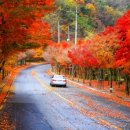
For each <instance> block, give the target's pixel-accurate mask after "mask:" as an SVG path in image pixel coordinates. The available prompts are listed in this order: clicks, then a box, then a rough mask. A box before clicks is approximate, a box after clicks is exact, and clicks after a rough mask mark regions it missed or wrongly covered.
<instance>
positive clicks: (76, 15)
mask: <svg viewBox="0 0 130 130" xmlns="http://www.w3.org/2000/svg"><path fill="white" fill-rule="evenodd" d="M77 12H78V11H77V6H76V11H75V13H76V14H75V45H76V44H77V31H78V21H77V20H78V14H77Z"/></svg>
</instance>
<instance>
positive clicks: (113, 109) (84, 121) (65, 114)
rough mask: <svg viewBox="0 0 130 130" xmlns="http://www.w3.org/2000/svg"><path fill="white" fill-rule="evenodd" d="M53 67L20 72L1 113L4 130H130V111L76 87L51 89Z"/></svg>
mask: <svg viewBox="0 0 130 130" xmlns="http://www.w3.org/2000/svg"><path fill="white" fill-rule="evenodd" d="M49 68H50V65H35V66H32V67H29V68H27V69H25V70H23V71H21V72H20V73H19V75H18V76H17V77H16V79H15V80H14V83H13V85H12V87H11V89H10V94H9V97H8V100H7V101H6V102H5V105H4V108H3V110H1V111H0V130H122V129H123V130H130V108H128V107H126V106H121V105H120V104H117V103H114V102H111V101H108V100H107V99H104V98H102V97H98V96H96V95H94V94H91V93H89V92H87V91H83V90H82V89H79V88H76V87H74V86H70V85H67V87H66V88H64V87H51V86H50V85H49V83H50V77H49V76H48V75H47V74H46V73H45V72H46V70H48V69H49Z"/></svg>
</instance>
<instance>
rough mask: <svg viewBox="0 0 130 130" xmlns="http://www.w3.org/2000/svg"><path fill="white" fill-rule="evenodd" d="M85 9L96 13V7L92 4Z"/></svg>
mask: <svg viewBox="0 0 130 130" xmlns="http://www.w3.org/2000/svg"><path fill="white" fill-rule="evenodd" d="M86 8H87V9H89V10H91V11H93V12H95V11H96V7H95V6H94V5H93V4H92V3H88V4H86Z"/></svg>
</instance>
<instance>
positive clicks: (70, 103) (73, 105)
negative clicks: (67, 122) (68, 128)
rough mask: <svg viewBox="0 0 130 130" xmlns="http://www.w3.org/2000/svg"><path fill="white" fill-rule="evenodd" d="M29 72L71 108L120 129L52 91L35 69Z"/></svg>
mask: <svg viewBox="0 0 130 130" xmlns="http://www.w3.org/2000/svg"><path fill="white" fill-rule="evenodd" d="M31 74H32V75H33V77H34V78H35V79H36V80H37V81H38V82H39V83H40V84H41V86H42V87H43V88H44V89H46V90H48V91H51V92H53V93H54V94H55V95H56V96H58V97H59V98H60V99H62V100H64V101H65V102H67V103H68V104H69V105H70V106H72V107H73V108H75V109H77V110H78V111H80V112H81V113H82V114H83V115H85V116H89V117H90V118H91V119H97V121H98V123H100V124H103V125H104V126H107V127H112V128H114V129H116V130H122V129H121V128H119V127H117V126H116V125H113V124H111V123H110V122H108V121H106V120H104V119H101V118H98V117H96V116H91V115H88V114H89V112H88V111H87V110H86V109H84V108H83V107H80V106H78V105H77V104H76V103H74V102H72V101H70V100H68V99H67V98H65V97H63V96H62V95H60V94H59V93H57V92H55V91H54V88H50V86H49V85H48V84H46V83H45V82H43V81H42V80H41V79H40V78H39V77H38V75H37V74H36V72H35V71H32V72H31Z"/></svg>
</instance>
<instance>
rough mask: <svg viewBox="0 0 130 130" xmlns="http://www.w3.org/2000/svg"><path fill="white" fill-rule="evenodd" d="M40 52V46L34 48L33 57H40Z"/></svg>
mask: <svg viewBox="0 0 130 130" xmlns="http://www.w3.org/2000/svg"><path fill="white" fill-rule="evenodd" d="M42 54H43V50H42V48H37V49H35V55H34V57H35V58H37V57H42Z"/></svg>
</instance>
